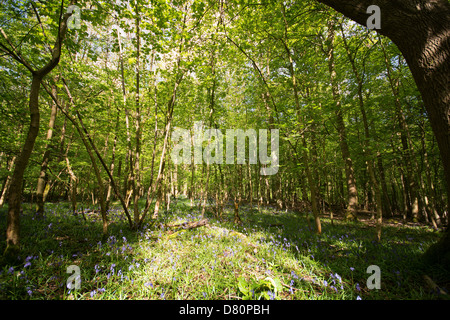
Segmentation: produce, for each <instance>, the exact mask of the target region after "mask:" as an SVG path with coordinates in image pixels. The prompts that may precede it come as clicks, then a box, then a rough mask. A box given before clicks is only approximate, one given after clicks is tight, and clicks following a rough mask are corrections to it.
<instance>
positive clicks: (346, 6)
mask: <svg viewBox="0 0 450 320" xmlns="http://www.w3.org/2000/svg"><path fill="white" fill-rule="evenodd" d="M319 2H322V3H324V4H326V5H328V6H330V7H332V8H334V9H336V10H337V11H339V12H341V13H343V14H344V15H345V16H347V17H349V18H350V19H352V20H354V21H356V22H358V23H359V24H361V25H366V23H367V19H368V17H369V16H370V14H368V13H367V8H368V7H369V6H370V5H377V6H379V8H380V11H381V29H380V30H378V32H379V33H380V34H382V35H384V36H387V37H388V38H390V39H391V40H392V41H393V42H394V43H395V44H396V45H397V47H398V48H399V50H400V51H401V52H402V54H403V56H404V58H405V60H406V62H407V63H408V66H409V68H410V70H411V73H412V75H413V77H414V80H415V82H416V84H417V87H418V89H419V91H420V93H421V94H422V99H423V102H424V104H425V107H426V110H427V113H428V117H429V120H430V124H431V128H432V129H433V133H434V135H435V136H436V141H437V143H438V146H439V151H440V154H441V160H442V162H443V167H444V173H445V182H446V188H447V210H449V209H450V161H448V159H450V36H449V34H450V19H449V16H450V3H449V2H448V1H447V0H433V1H431V0H409V1H393V0H319ZM430 249H431V250H429V252H428V254H427V256H428V257H429V258H430V260H434V261H441V262H446V263H447V265H450V228H448V227H447V232H446V234H445V235H444V237H443V238H442V239H441V241H440V242H439V243H438V244H436V245H435V246H433V247H432V248H430Z"/></svg>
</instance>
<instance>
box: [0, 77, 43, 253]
mask: <svg viewBox="0 0 450 320" xmlns="http://www.w3.org/2000/svg"><path fill="white" fill-rule="evenodd" d="M41 81H42V75H40V74H33V80H32V82H31V91H30V102H29V110H30V126H29V129H28V134H27V137H26V140H25V143H24V145H23V147H22V152H21V153H20V154H19V156H18V158H17V160H16V163H15V167H14V171H13V175H12V178H11V185H10V187H9V193H8V216H7V228H6V250H5V253H4V254H5V256H7V257H8V258H14V255H16V254H17V253H18V251H19V240H20V216H19V215H20V210H21V202H22V184H23V175H24V172H25V169H26V168H27V165H28V161H29V159H30V156H31V152H32V151H33V147H34V143H35V141H36V137H37V135H38V133H39V119H40V114H39V88H40V86H41Z"/></svg>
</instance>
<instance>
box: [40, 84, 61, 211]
mask: <svg viewBox="0 0 450 320" xmlns="http://www.w3.org/2000/svg"><path fill="white" fill-rule="evenodd" d="M52 92H53V94H54V95H55V96H56V85H54V86H53V87H52ZM57 110H58V109H57V107H56V103H55V102H53V104H52V111H51V114H50V121H49V123H48V130H47V144H46V146H45V151H44V155H43V157H42V163H41V171H40V173H39V178H38V182H37V187H36V198H37V201H36V204H37V212H36V213H37V215H38V216H39V217H41V216H42V215H43V214H44V198H45V197H44V191H45V186H46V184H47V167H48V163H49V162H50V141H51V139H52V137H53V128H54V126H55V121H56V114H57Z"/></svg>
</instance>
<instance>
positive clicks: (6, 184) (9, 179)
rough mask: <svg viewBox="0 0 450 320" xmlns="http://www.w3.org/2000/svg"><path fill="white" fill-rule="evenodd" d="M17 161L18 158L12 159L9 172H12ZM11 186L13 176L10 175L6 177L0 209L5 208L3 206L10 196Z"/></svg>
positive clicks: (0, 198) (0, 199)
mask: <svg viewBox="0 0 450 320" xmlns="http://www.w3.org/2000/svg"><path fill="white" fill-rule="evenodd" d="M15 161H16V156H13V157H12V159H11V160H10V161H9V165H8V171H10V172H11V170H12V169H13V166H14V162H15ZM10 185H11V175H10V174H8V176H7V177H6V180H5V183H4V184H3V187H2V194H1V196H0V208H1V207H3V204H4V203H5V199H6V195H7V194H8V191H9V186H10Z"/></svg>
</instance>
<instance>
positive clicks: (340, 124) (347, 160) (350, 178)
mask: <svg viewBox="0 0 450 320" xmlns="http://www.w3.org/2000/svg"><path fill="white" fill-rule="evenodd" d="M334 28H335V21H334V19H333V18H332V19H330V20H329V22H328V36H327V47H326V48H325V50H326V54H327V57H328V71H329V73H330V80H331V90H332V93H333V99H334V101H335V103H336V106H335V110H334V111H335V115H336V124H337V130H338V133H339V145H340V148H341V152H342V159H343V160H344V164H345V176H346V179H345V181H346V182H347V199H348V206H347V210H346V214H345V218H346V219H351V220H353V219H356V210H357V206H358V191H357V189H356V181H355V173H354V169H353V161H352V158H351V156H350V151H349V148H348V143H347V133H346V128H345V123H344V118H343V116H342V107H341V97H340V92H339V88H338V83H337V75H336V68H335V63H334Z"/></svg>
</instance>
